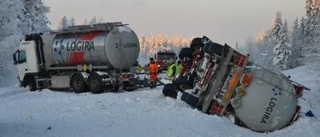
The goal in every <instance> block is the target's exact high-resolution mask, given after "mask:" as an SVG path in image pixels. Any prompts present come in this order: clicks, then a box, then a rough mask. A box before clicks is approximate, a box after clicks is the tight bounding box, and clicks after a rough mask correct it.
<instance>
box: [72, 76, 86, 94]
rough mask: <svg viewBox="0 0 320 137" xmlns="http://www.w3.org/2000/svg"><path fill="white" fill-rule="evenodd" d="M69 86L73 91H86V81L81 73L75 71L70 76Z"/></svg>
mask: <svg viewBox="0 0 320 137" xmlns="http://www.w3.org/2000/svg"><path fill="white" fill-rule="evenodd" d="M70 87H71V88H72V89H73V90H74V92H75V93H82V92H85V91H86V83H85V82H84V77H83V76H82V74H81V73H76V74H74V75H73V76H72V78H71V81H70Z"/></svg>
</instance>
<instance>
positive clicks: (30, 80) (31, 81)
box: [26, 76, 38, 91]
mask: <svg viewBox="0 0 320 137" xmlns="http://www.w3.org/2000/svg"><path fill="white" fill-rule="evenodd" d="M26 83H27V84H26V85H27V86H28V87H29V90H30V91H36V90H37V89H38V88H37V84H36V80H35V78H34V77H33V76H30V77H28V78H27V81H26Z"/></svg>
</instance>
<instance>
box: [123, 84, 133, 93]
mask: <svg viewBox="0 0 320 137" xmlns="http://www.w3.org/2000/svg"><path fill="white" fill-rule="evenodd" d="M123 86H124V87H123V89H124V90H125V91H129V92H130V91H134V90H135V89H136V88H135V87H133V86H130V84H129V82H128V81H125V82H124V83H123Z"/></svg>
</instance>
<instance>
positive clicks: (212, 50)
mask: <svg viewBox="0 0 320 137" xmlns="http://www.w3.org/2000/svg"><path fill="white" fill-rule="evenodd" d="M223 49H224V46H222V45H220V44H218V43H213V42H212V43H207V44H206V45H204V47H203V51H204V52H205V53H208V54H210V55H214V54H216V55H218V56H221V55H222V52H223Z"/></svg>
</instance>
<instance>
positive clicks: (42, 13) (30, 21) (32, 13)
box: [20, 0, 50, 35]
mask: <svg viewBox="0 0 320 137" xmlns="http://www.w3.org/2000/svg"><path fill="white" fill-rule="evenodd" d="M22 2H23V5H24V9H23V16H22V19H21V20H22V22H21V24H20V27H21V29H22V34H23V35H25V34H30V33H39V32H42V33H44V32H47V31H49V27H48V25H49V24H50V22H49V20H48V18H47V13H49V12H50V10H49V7H48V6H45V5H44V3H43V0H22Z"/></svg>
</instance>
